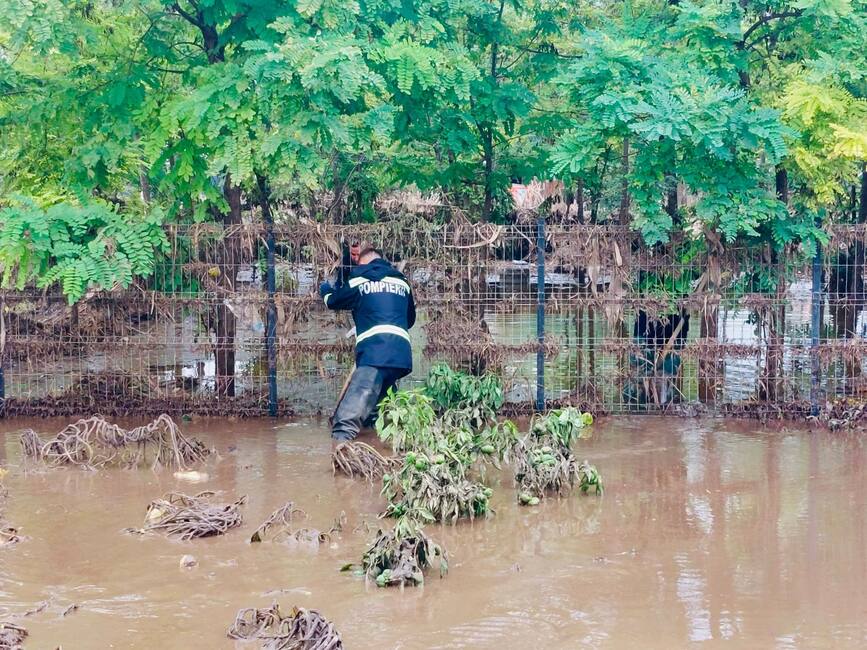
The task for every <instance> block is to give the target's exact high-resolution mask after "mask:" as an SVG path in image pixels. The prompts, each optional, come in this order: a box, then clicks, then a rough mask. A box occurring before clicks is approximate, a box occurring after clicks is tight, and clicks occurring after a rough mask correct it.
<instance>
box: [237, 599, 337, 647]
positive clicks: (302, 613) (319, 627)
mask: <svg viewBox="0 0 867 650" xmlns="http://www.w3.org/2000/svg"><path fill="white" fill-rule="evenodd" d="M227 636H228V637H229V638H230V639H237V640H243V641H262V642H263V643H262V648H263V649H264V650H342V649H343V641H341V639H340V633H339V632H338V631H337V630H336V629H335V628H334V624H333V623H331V622H330V621H329V620H327V619H326V618H325V617H323V616H322V614H320V613H319V612H317V611H315V610H312V609H304V608H301V607H293V608H292V612H291V613H290V614H289V616H286V617H284V616H283V614H282V613H281V612H280V607H279V605H278V604H277V603H274V604H273V605H271V607H269V608H267V609H264V608H263V609H259V608H255V607H250V608H248V609H242V610H241V611H239V612H238V615H237V616H236V617H235V622H234V623H232V626H231V627H230V628H229V631H228V633H227Z"/></svg>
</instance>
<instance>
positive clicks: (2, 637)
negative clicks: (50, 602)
mask: <svg viewBox="0 0 867 650" xmlns="http://www.w3.org/2000/svg"><path fill="white" fill-rule="evenodd" d="M26 638H27V630H26V629H24V628H23V627H21V626H20V625H16V624H15V623H9V622H7V621H0V650H21V648H23V647H24V639H26Z"/></svg>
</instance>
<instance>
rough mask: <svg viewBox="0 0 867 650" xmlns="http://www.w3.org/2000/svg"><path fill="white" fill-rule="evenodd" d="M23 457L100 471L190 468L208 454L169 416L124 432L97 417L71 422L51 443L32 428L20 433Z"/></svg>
mask: <svg viewBox="0 0 867 650" xmlns="http://www.w3.org/2000/svg"><path fill="white" fill-rule="evenodd" d="M21 446H22V449H23V451H24V454H25V456H27V457H29V458H33V459H35V460H41V461H42V462H44V463H45V464H47V465H49V466H52V467H59V466H61V465H78V466H80V467H86V468H88V469H99V468H102V467H105V466H108V465H119V466H123V467H136V466H139V465H141V464H143V463H146V462H147V459H148V456H149V452H151V450H153V451H152V455H153V460H152V461H151V465H152V467H153V468H154V469H156V468H158V467H172V468H174V469H177V470H184V469H187V468H188V467H189V466H190V465H193V464H196V463H200V462H203V461H204V460H205V458H206V457H207V456H208V454H209V453H210V450H209V449H207V448H206V447H205V446H204V445H203V444H202V443H201V442H199V441H198V440H195V439H193V438H188V437H186V436H185V435H184V434H183V433H181V430H180V429H179V428H178V425H177V424H175V422H174V420H172V419H171V418H170V417H169V416H168V415H165V414H163V415H161V416H159V417H158V418H157V419H156V420H154V421H153V422H151V423H149V424H145V425H143V426H140V427H135V428H134V429H129V430H127V429H124V428H122V427H120V426H118V425H116V424H112V423H110V422H107V421H106V420H105V419H103V418H102V417H101V416H99V415H94V416H92V417H89V418H85V419H82V420H79V421H78V422H75V423H73V424H70V425H69V426H67V427H66V428H65V429H63V431H61V432H60V433H58V434H57V435H56V436H55V437H53V438H51V439H50V440H47V441H43V440H41V439H40V438H39V436H38V435H37V434H36V432H34V431H33V430H31V429H28V430H26V431H24V433H22V434H21Z"/></svg>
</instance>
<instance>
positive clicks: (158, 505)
mask: <svg viewBox="0 0 867 650" xmlns="http://www.w3.org/2000/svg"><path fill="white" fill-rule="evenodd" d="M214 496H216V493H215V492H201V493H199V494H197V495H195V496H192V497H191V496H187V495H186V494H179V493H177V492H170V493H168V494H166V495H165V496H163V497H161V498H159V499H155V500H154V501H151V503H150V505H149V506H148V509H147V514H146V515H145V522H144V526H142V527H141V528H131V529H128V530H127V532H130V533H141V534H144V533H149V532H161V533H164V534H165V535H168V536H169V537H178V538H180V539H182V540H190V539H195V538H197V537H210V536H212V535H222V534H224V533H225V532H226V531H228V530H229V529H231V528H235V527H237V526H240V525H241V523H243V519H242V517H241V506H242V505H244V503H245V502H246V500H247V497H241V498H240V499H238V500H237V501H233V502H231V503H223V504H215V503H212V501H211V499H212V497H214Z"/></svg>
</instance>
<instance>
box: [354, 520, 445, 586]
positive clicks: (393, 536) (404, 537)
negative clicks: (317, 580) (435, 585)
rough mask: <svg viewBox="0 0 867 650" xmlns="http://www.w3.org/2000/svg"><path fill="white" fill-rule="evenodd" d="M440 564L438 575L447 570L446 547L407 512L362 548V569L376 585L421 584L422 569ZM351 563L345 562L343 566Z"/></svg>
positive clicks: (423, 572) (422, 579)
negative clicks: (442, 546)
mask: <svg viewBox="0 0 867 650" xmlns="http://www.w3.org/2000/svg"><path fill="white" fill-rule="evenodd" d="M437 564H438V565H439V567H438V569H439V573H440V577H443V576H444V575H445V574H446V573H447V572H448V558H447V556H446V553H445V551H444V550H443V549H442V548H441V547H440V546H439V545H438V544H437V543H436V542H434V541H433V540H432V539H431V538H429V537H428V536H427V535H425V533H424V531H423V530H422V528H421V525H419V524H418V523H417V522H416V521H414V520H413V519H412V517H410V516H403V517H401V518H400V519H398V520H397V521H396V522H395V524H394V527H393V528H392V529H391V530H389V531H383V530H379V531H378V532H377V534H376V538H375V539H374V540H373V543H372V544H371V545H370V547H369V548H368V549H367V550H366V551H365V552H364V556H363V558H362V561H361V571H362V573H363V574H364V577H365V578H366V579H368V580H373V581H375V582H376V584H377V586H379V587H388V586H392V585H401V586H403V585H409V586H418V585H422V584H424V574H425V571H427V570H428V569H430V568H432V567H434V566H435V565H437ZM352 566H353V565H347V566H345V567H344V570H346V569H349V568H351V567H352Z"/></svg>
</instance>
